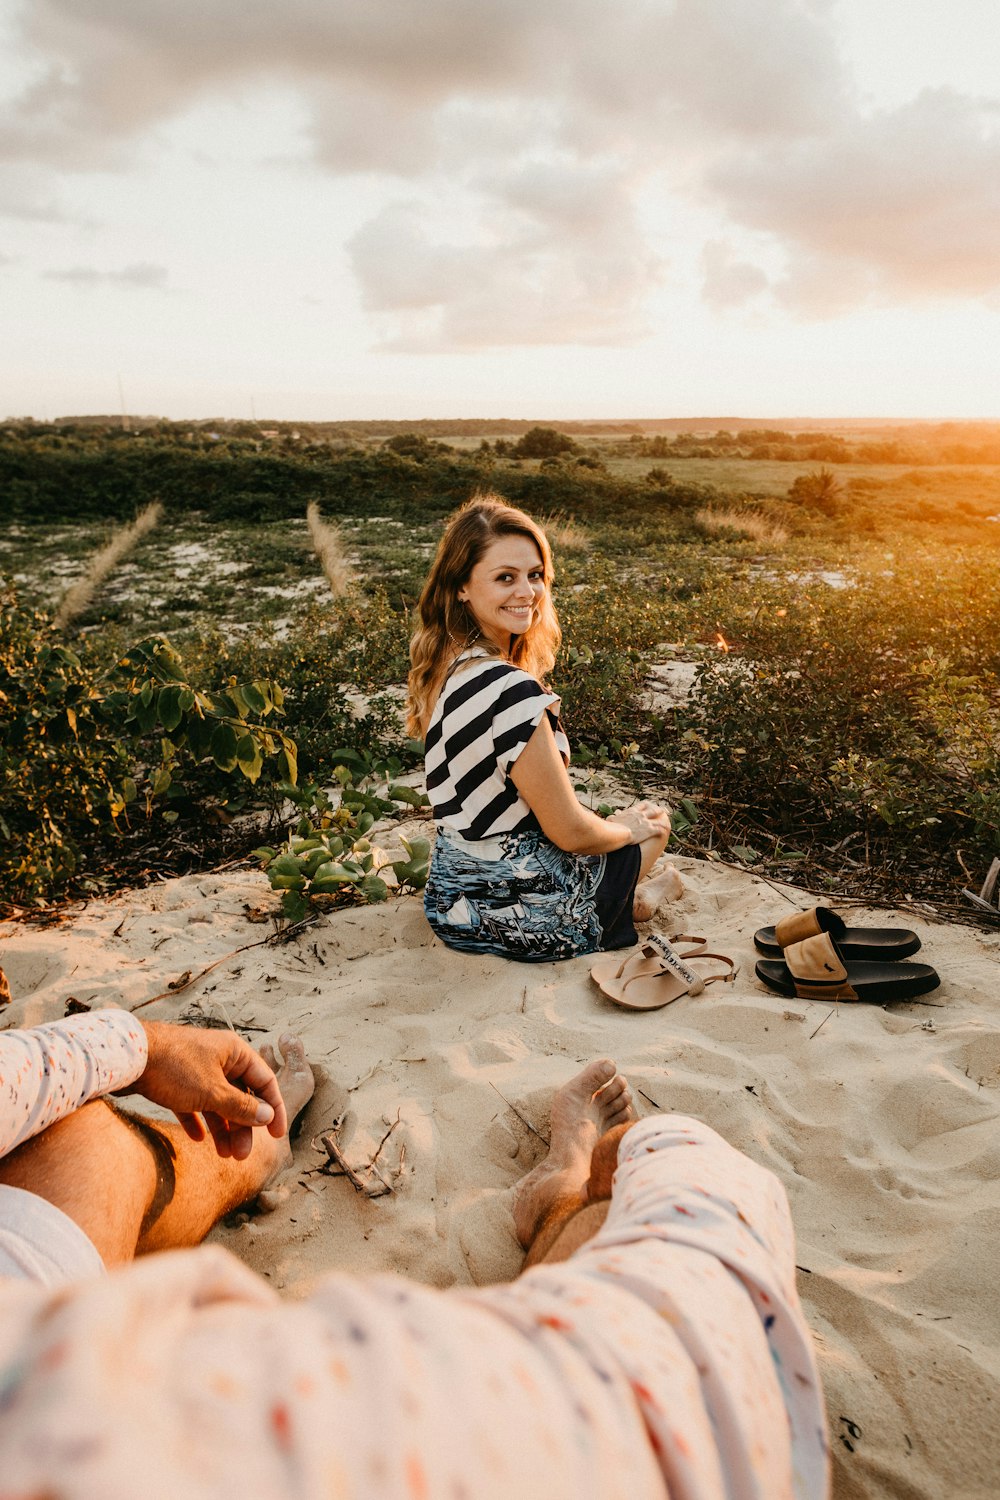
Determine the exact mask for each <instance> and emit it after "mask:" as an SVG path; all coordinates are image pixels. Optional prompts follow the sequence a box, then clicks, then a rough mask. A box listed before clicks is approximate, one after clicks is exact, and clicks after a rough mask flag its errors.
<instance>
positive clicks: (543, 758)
mask: <svg viewBox="0 0 1000 1500" xmlns="http://www.w3.org/2000/svg"><path fill="white" fill-rule="evenodd" d="M510 778H511V780H512V781H513V783H514V785H515V786H516V787H517V789H518V791H519V792H520V794H521V796H522V797H523V798H524V800H525V802H527V804H528V806H529V807H530V808H531V811H532V812H533V813H534V815H535V817H536V818H537V819H538V822H539V825H540V826H541V830H542V832H543V833H544V834H545V837H546V838H547V839H551V840H552V842H553V844H555V845H556V847H557V848H559V849H565V850H566V851H567V853H569V854H610V853H611V851H612V850H613V849H623V848H624V847H625V845H626V844H638V843H641V842H642V840H643V839H646V838H650V837H652V836H653V835H655V834H658V833H660V834H662V827H663V819H665V818H666V816H667V814H666V812H665V811H662V810H657V811H656V812H649V811H645V810H644V809H645V808H646V807H648V804H642V805H641V806H640V807H637V808H630V809H629V810H628V812H621V813H615V815H614V817H613V818H608V819H607V821H605V819H604V818H599V817H598V816H597V814H596V813H592V812H589V811H588V810H587V808H585V807H583V806H582V805H581V803H580V802H579V801H578V799H577V795H576V793H575V792H574V790H573V784H572V782H571V781H570V779H569V775H568V773H567V771H566V767H565V766H564V765H563V762H562V756H561V755H560V754H559V751H558V750H557V749H556V742H555V736H554V735H553V733H552V725H551V724H550V723H549V718H548V715H547V714H543V715H542V717H541V719H540V720H539V723H538V726H537V728H536V729H535V731H534V733H533V734H532V736H531V738H530V739H529V740H528V742H527V744H526V745H525V747H524V749H523V750H522V751H521V753H520V755H519V756H518V757H517V760H516V761H515V762H514V764H513V765H512V766H511V768H510ZM667 828H668V830H669V823H668V824H667Z"/></svg>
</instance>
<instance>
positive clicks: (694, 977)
mask: <svg viewBox="0 0 1000 1500" xmlns="http://www.w3.org/2000/svg"><path fill="white" fill-rule="evenodd" d="M690 941H692V942H695V941H697V939H694V938H692V939H690ZM642 951H643V952H644V953H646V954H647V955H648V956H649V957H650V958H658V959H659V960H660V962H661V963H663V964H664V965H665V966H666V967H667V968H668V969H670V970H671V971H672V972H673V973H674V974H676V975H677V978H678V979H680V980H682V981H683V982H684V984H686V985H687V987H688V993H689V994H692V995H700V994H701V992H702V990H703V989H704V988H705V985H704V982H703V980H702V978H701V976H700V975H699V974H696V973H695V972H694V970H693V969H689V968H688V966H687V964H686V963H685V962H684V960H683V958H681V956H680V954H679V953H675V952H674V950H673V948H671V946H670V944H669V943H668V942H667V940H666V938H664V937H660V935H659V933H656V932H652V933H650V935H649V937H648V938H647V939H646V941H645V943H643V945H642ZM688 956H690V955H688ZM698 957H699V958H700V957H701V954H699V955H698ZM696 985H697V989H696V988H695V986H696Z"/></svg>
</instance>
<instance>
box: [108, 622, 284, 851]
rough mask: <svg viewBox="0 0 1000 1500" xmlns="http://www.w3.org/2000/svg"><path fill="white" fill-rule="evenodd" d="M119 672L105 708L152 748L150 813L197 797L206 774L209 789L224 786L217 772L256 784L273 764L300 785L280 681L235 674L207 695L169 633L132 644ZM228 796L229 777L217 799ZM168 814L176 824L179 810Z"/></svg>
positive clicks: (148, 790)
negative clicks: (279, 719) (240, 679)
mask: <svg viewBox="0 0 1000 1500" xmlns="http://www.w3.org/2000/svg"><path fill="white" fill-rule="evenodd" d="M114 675H115V679H116V680H117V682H118V683H120V684H121V685H120V686H119V687H117V688H116V689H114V690H113V691H112V692H110V693H108V695H107V699H106V711H107V713H108V715H109V716H110V717H111V718H112V719H113V720H115V721H116V722H117V723H118V724H119V726H120V727H121V729H122V731H123V732H124V733H125V734H126V735H129V736H130V737H134V739H135V740H136V741H139V742H140V743H142V744H144V745H147V746H148V747H149V752H150V753H149V763H148V765H147V766H146V776H145V784H144V791H145V796H146V805H147V810H152V807H153V804H154V803H156V802H162V801H164V800H172V801H175V802H176V801H179V800H187V801H190V800H191V798H192V794H193V792H194V790H195V788H196V787H197V785H198V782H199V779H200V782H201V788H200V789H201V790H202V791H204V790H206V787H207V785H211V783H212V782H213V781H214V782H216V783H217V781H218V778H217V777H216V776H215V774H214V773H216V772H221V773H222V775H223V777H225V778H229V777H231V776H232V775H233V774H236V775H238V776H241V777H242V778H244V779H245V781H246V782H248V783H250V784H251V785H253V784H255V783H256V782H257V781H258V780H259V779H260V776H261V773H262V771H263V770H264V767H265V765H266V764H267V763H268V762H273V766H274V769H275V771H276V774H277V776H278V777H279V778H280V779H281V780H283V781H284V782H286V783H288V784H290V785H294V783H295V781H296V779H297V776H298V752H297V749H296V745H295V741H294V740H293V739H292V738H291V737H290V736H289V735H287V734H285V733H284V731H283V730H281V729H279V728H278V727H277V726H276V725H275V724H274V723H273V722H272V721H273V718H274V716H275V715H277V714H279V713H280V712H281V710H282V707H283V704H284V693H283V691H282V689H281V688H280V687H279V686H278V684H277V683H276V682H271V681H269V680H268V679H265V678H259V679H257V680H256V681H253V682H244V683H237V682H236V680H235V678H231V679H230V680H229V682H228V683H227V684H226V687H225V689H224V690H223V691H221V692H220V691H217V692H213V693H207V692H204V691H202V690H200V689H199V688H196V687H195V686H193V684H192V683H191V682H190V681H188V676H187V672H186V670H185V666H184V662H183V660H182V659H181V657H180V655H179V654H178V653H177V652H176V651H175V650H174V649H173V647H172V646H171V645H170V643H169V641H167V640H165V639H164V638H163V637H162V636H151V637H149V638H148V639H147V640H144V641H140V642H139V644H138V645H136V646H132V647H130V648H129V650H128V651H126V652H125V654H124V655H123V656H122V657H121V658H120V660H119V662H118V664H117V667H116V669H115V674H114ZM154 742H155V743H154ZM206 773H207V775H206ZM229 795H231V794H229V792H228V782H227V783H225V784H224V786H223V787H222V788H219V791H218V799H219V801H220V802H223V803H224V802H225V801H227V800H228V797H229ZM163 816H164V818H165V819H166V820H167V821H174V820H175V819H176V818H177V816H178V812H177V811H176V810H175V809H170V808H168V809H167V810H165V811H164V813H163Z"/></svg>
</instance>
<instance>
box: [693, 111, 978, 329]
mask: <svg viewBox="0 0 1000 1500" xmlns="http://www.w3.org/2000/svg"><path fill="white" fill-rule="evenodd" d="M710 180H711V182H712V185H713V186H714V188H715V189H716V191H717V192H718V193H719V195H720V197H721V199H722V200H723V202H724V203H725V206H726V209H727V211H728V213H729V214H730V215H731V217H732V218H733V219H734V220H736V221H737V222H739V223H741V224H744V225H746V226H748V227H750V228H752V229H757V230H765V231H767V233H769V234H770V235H771V236H773V237H774V238H775V239H776V240H777V241H778V242H779V243H781V244H782V245H783V246H784V248H785V250H786V253H787V256H788V261H789V271H788V275H787V278H786V280H785V282H784V283H783V286H782V288H781V289H780V293H779V294H780V295H781V296H782V298H783V300H784V301H785V302H786V303H787V304H788V305H789V306H791V307H792V308H793V309H795V310H799V311H803V312H806V313H816V314H820V315H823V314H826V313H830V312H835V311H838V310H840V308H842V307H843V306H845V305H851V304H857V303H859V302H864V301H869V300H881V301H888V300H919V299H922V298H927V297H983V296H987V295H990V294H993V293H995V292H996V291H998V290H1000V115H998V113H997V111H996V109H995V108H994V107H992V106H984V105H983V104H982V103H981V102H979V101H976V100H971V99H968V98H965V97H963V96H961V95H958V94H956V93H954V92H953V91H951V90H944V89H941V90H933V91H932V90H927V91H925V92H923V93H922V94H920V95H919V96H918V97H917V98H916V99H914V100H913V101H911V102H910V103H908V104H906V105H903V106H902V107H900V108H898V109H895V110H892V111H884V112H881V113H878V114H875V115H873V116H871V117H868V118H859V117H855V118H852V119H849V120H847V121H844V122H842V123H841V124H840V126H839V128H837V129H836V130H833V131H831V132H830V133H829V134H827V135H824V136H822V137H818V138H814V139H810V140H805V141H798V142H795V143H793V144H790V145H787V146H785V147H784V148H782V149H780V150H775V151H773V152H769V153H767V154H763V155H759V154H751V153H742V154H740V155H738V156H733V157H730V159H729V160H727V161H726V162H724V163H720V164H718V165H717V166H716V167H715V168H714V169H713V170H712V172H711V173H710Z"/></svg>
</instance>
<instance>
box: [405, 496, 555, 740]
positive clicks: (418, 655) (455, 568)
mask: <svg viewBox="0 0 1000 1500" xmlns="http://www.w3.org/2000/svg"><path fill="white" fill-rule="evenodd" d="M502 536H523V537H527V538H528V540H529V541H531V542H534V544H535V546H536V547H537V548H538V551H539V555H540V556H541V559H542V568H543V571H544V576H545V593H544V595H543V597H542V601H541V603H540V604H539V605H538V606H536V609H535V615H534V618H533V620H532V622H531V625H530V627H529V628H528V629H527V630H526V631H525V632H524V634H523V635H517V636H514V637H513V641H512V645H511V648H510V651H509V652H502V651H500V650H499V648H498V647H496V646H494V645H493V644H492V643H491V642H490V641H488V640H486V639H485V638H484V637H483V636H481V635H480V632H479V626H478V624H477V622H476V617H475V615H474V614H473V613H472V610H471V609H470V608H469V606H468V605H467V604H466V603H464V602H463V601H462V600H461V599H459V597H458V591H459V589H460V588H462V587H463V585H464V584H466V583H468V581H469V575H470V573H471V572H472V570H473V568H474V567H475V566H476V563H477V562H478V561H479V559H480V558H481V557H482V555H483V553H484V552H485V551H486V549H487V547H489V546H490V545H491V544H492V543H493V542H495V541H497V539H498V538H499V537H502ZM553 576H554V575H553V568H552V551H551V549H550V547H549V544H548V540H547V538H546V536H545V533H544V531H543V530H542V529H541V527H540V526H538V525H536V523H535V522H534V521H533V520H532V519H531V517H530V516H526V515H525V513H524V511H523V510H516V509H515V508H514V506H512V505H508V504H507V502H506V501H505V500H503V499H502V498H501V497H500V496H499V495H473V497H472V499H471V500H469V501H468V502H467V504H465V505H463V506H462V508H461V510H459V511H456V513H455V514H454V515H453V516H452V518H451V520H450V521H449V523H448V529H447V530H446V531H445V534H444V536H443V537H442V538H441V544H440V546H439V547H438V550H437V556H436V557H435V559H434V565H433V567H432V568H431V571H430V573H429V575H428V578H427V582H426V583H425V584H424V589H423V593H422V594H421V595H420V603H419V605H418V611H419V614H420V625H419V627H418V629H417V631H416V633H415V634H414V636H413V639H412V640H411V641H410V661H411V663H412V665H411V668H410V677H409V703H408V717H407V732H408V733H409V734H412V735H415V736H417V737H418V738H422V737H423V736H424V735H425V734H426V732H427V725H428V723H429V722H430V717H431V714H432V713H433V711H434V705H435V703H436V702H437V699H438V694H439V693H440V691H441V688H442V685H443V683H444V679H445V677H446V676H447V675H448V670H449V668H450V667H451V664H452V662H453V661H454V660H455V657H456V656H458V655H459V654H460V653H461V652H462V651H464V650H466V649H467V648H468V647H469V646H471V645H473V644H474V643H475V644H480V645H481V646H482V647H483V649H484V650H486V651H490V652H493V653H495V654H496V655H497V656H505V657H506V658H507V660H509V661H511V662H513V663H514V665H515V666H518V667H521V668H522V669H523V670H524V671H525V672H530V673H531V675H532V676H533V677H537V678H538V680H539V681H540V682H541V681H543V680H544V679H545V677H546V676H547V675H548V673H549V672H550V671H551V670H552V664H553V662H554V661H555V659H556V652H557V651H558V649H559V642H560V640H561V639H562V631H561V630H560V629H559V619H558V617H557V615H556V611H555V606H554V605H553V603H552V595H551V587H552V579H553Z"/></svg>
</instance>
